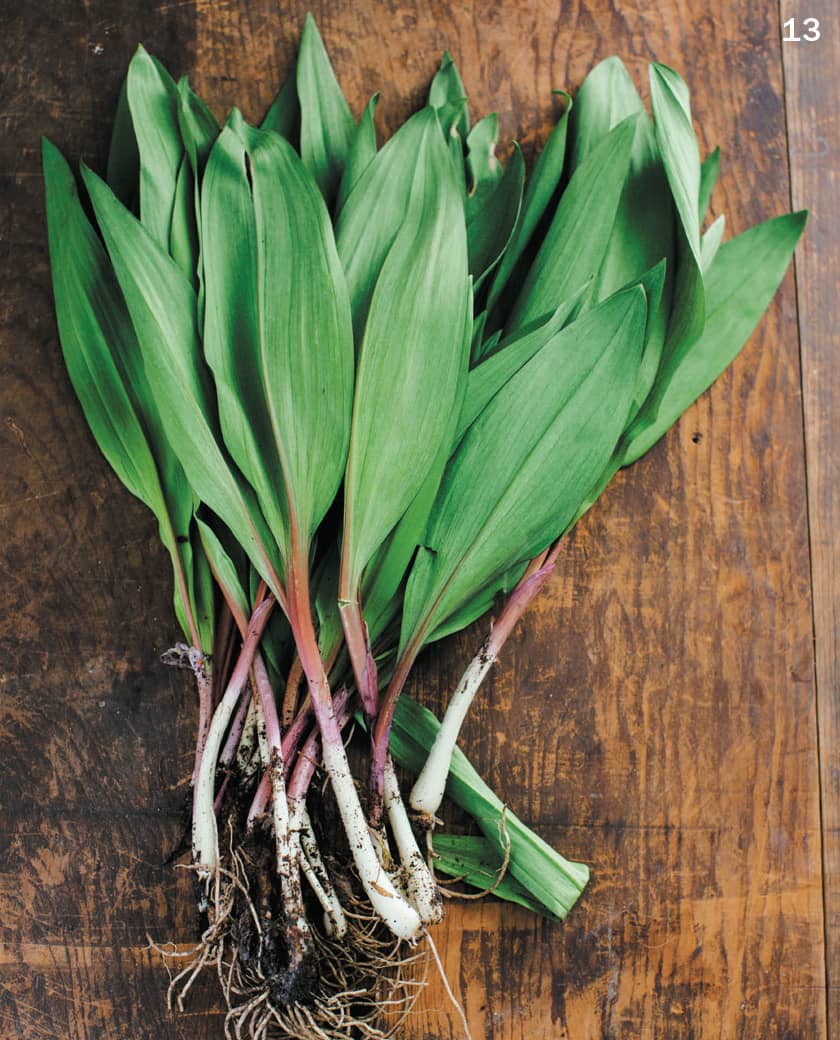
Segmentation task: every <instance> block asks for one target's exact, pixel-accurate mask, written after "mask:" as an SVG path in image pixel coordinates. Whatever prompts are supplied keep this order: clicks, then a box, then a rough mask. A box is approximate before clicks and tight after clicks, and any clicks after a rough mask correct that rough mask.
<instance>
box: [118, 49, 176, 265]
mask: <svg viewBox="0 0 840 1040" xmlns="http://www.w3.org/2000/svg"><path fill="white" fill-rule="evenodd" d="M126 96H127V98H128V107H129V109H130V111H131V121H132V125H133V127H134V134H135V137H136V138H137V148H138V151H139V153H140V219H141V221H142V222H143V226H144V227H145V228H146V230H147V231H148V232H149V234H150V235H151V236H152V238H153V239H154V240H155V241H156V242H157V243H158V245H160V246H162V247H163V248H164V249H168V248H169V228H170V224H171V222H172V207H173V204H174V201H175V185H176V180H177V178H178V170H179V168H180V166H181V157H182V155H183V151H184V149H183V145H182V143H181V133H180V129H179V127H178V91H177V88H176V86H175V83H174V81H173V80H172V77H171V76H170V75H169V73H168V72H167V71H166V69H165V68H164V67H163V66H162V65H161V63H160V62H159V61H158V60H157V59H156V58H153V57H152V56H151V55H150V54H148V53H147V52H146V51H145V50H144V49H143V48H142V47H138V48H137V52H136V53H135V55H134V57H133V58H132V59H131V64H130V65H129V67H128V77H127V79H126Z"/></svg>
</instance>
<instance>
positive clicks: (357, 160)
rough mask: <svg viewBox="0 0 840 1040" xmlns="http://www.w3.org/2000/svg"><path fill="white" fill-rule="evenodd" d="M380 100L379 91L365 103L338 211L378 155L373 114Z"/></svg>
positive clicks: (345, 173) (342, 186)
mask: <svg viewBox="0 0 840 1040" xmlns="http://www.w3.org/2000/svg"><path fill="white" fill-rule="evenodd" d="M378 101H379V94H378V93H377V94H374V95H373V97H372V98H371V99H370V101H368V103H367V105H365V110H364V112H362V118H361V119H360V120H359V125H358V126H357V127H356V132H355V133H354V135H353V142H352V144H351V145H350V150H349V152H348V153H347V163H346V164H345V167H344V173H343V175H342V177H341V186H340V188H339V189H338V199H337V200H336V204H335V209H336V213H340V212H341V207H342V206H343V205H344V202H345V200H346V198H347V196H348V195H349V194H350V192H351V191H352V190H353V188H354V187H355V186H356V183H357V182H358V180H359V178H360V177H361V175H362V174H363V173H364V171H365V170H366V169H367V168H368V166H369V165H370V164H371V163H372V162H373V160H374V158H375V157H376V127H375V126H374V124H373V116H374V113H375V112H376V103H377V102H378Z"/></svg>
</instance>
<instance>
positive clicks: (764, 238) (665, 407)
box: [620, 211, 807, 466]
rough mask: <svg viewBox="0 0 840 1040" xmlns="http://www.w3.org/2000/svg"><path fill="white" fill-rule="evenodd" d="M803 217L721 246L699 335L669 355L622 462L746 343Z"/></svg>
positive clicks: (772, 223) (651, 440) (649, 442)
mask: <svg viewBox="0 0 840 1040" xmlns="http://www.w3.org/2000/svg"><path fill="white" fill-rule="evenodd" d="M806 217H807V214H806V213H805V211H802V212H799V213H792V214H788V215H786V216H782V217H776V218H775V219H773V220H768V221H766V222H765V223H763V224H759V225H758V227H754V228H751V229H750V230H749V231H745V232H744V233H743V234H741V235H738V236H737V237H736V238H733V239H732V240H731V241H729V242H725V243H724V244H723V245H722V246H721V248H720V252H719V253H718V254H717V256H716V257H715V260H714V262H713V263H712V265H711V267H710V268H709V271H708V274H707V276H706V293H707V299H708V306H707V308H706V324H705V328H704V329H703V334H702V336H701V337H700V338H699V339H698V340H697V341H696V342H695V343H694V344H693V345H692V346H690V347H689V348H687V349H686V351H685V352H684V353H683V354H682V355H681V356H679V355H675V356H672V357H671V358H669V359H668V364H667V367H666V368H665V370H664V371H663V372H662V373H661V374H660V376H659V377H658V379H657V382H656V386H655V387H654V391H653V393H652V394H651V397H650V398H649V399H648V400H647V401H646V402H645V405H644V407H643V408H642V410H641V412H640V413H639V415H638V416H637V418H636V419H635V421H634V422H633V424H632V426H631V427H630V429H629V430H628V431H627V433H626V434H625V436H624V438H623V445H622V451H621V454H620V464H621V465H622V466H627V465H629V464H630V463H631V462H635V461H636V459H638V458H640V457H641V456H642V455H644V453H645V452H646V451H647V450H648V449H649V448H650V447H652V446H653V445H654V444H655V443H656V442H657V441H658V440H659V438H660V437H662V436H663V434H664V433H665V432H666V431H667V430H668V429H669V427H670V426H671V425H673V423H674V422H676V420H677V419H678V418H679V417H680V415H682V413H683V412H684V411H685V410H686V408H688V406H689V405H690V404H692V402H693V401H695V400H696V399H697V398H698V397H699V396H700V394H702V393H703V391H704V390H705V389H706V388H707V387H709V386H711V384H712V383H713V382H714V381H715V379H717V377H718V376H719V375H720V373H721V372H723V371H724V369H726V368H727V366H728V365H729V364H730V363H731V362H732V360H733V359H734V358H735V356H736V355H737V354H738V352H739V351H740V350H741V348H742V347H743V346H744V344H745V343H746V341H747V340H748V339H749V337H750V334H751V333H752V331H753V329H754V328H755V327H756V325H757V324H758V322H759V320H760V319H761V316H762V314H763V313H764V311H765V310H766V309H767V307H768V305H769V304H770V301H771V300H772V299H773V296H774V295H775V293H776V290H777V289H778V287H779V285H780V283H781V281H782V278H783V277H784V275H785V271H786V270H787V268H788V264H789V263H790V259H791V256H792V255H793V251H794V249H795V248H796V243H797V242H798V241H799V237H800V235H801V234H802V231H803V229H804V227H805V220H806Z"/></svg>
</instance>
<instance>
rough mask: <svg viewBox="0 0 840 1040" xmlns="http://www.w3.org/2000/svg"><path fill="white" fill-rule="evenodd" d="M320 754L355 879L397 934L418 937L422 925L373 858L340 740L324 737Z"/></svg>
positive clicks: (415, 912) (412, 937) (362, 814)
mask: <svg viewBox="0 0 840 1040" xmlns="http://www.w3.org/2000/svg"><path fill="white" fill-rule="evenodd" d="M322 754H323V757H324V768H325V769H326V771H327V774H328V776H329V778H330V782H331V783H332V789H333V794H334V795H335V800H336V803H337V805H338V811H339V813H340V814H341V821H342V823H343V824H344V830H345V832H346V834H347V840H348V842H349V844H350V851H351V853H352V855H353V861H354V863H355V865H356V870H357V871H358V874H359V880H360V881H361V882H362V885H363V887H364V890H365V893H366V895H367V897H368V899H369V900H370V902H371V904H372V906H373V908H374V910H375V911H376V913H377V914H379V916H380V917H381V918H382V920H383V921H384V922H385V924H386V925H387V926H388V927H389V928H390V930H391V931H392V932H393V933H394V935H395V936H397V938H399V939H416V938H418V937H419V935H420V933H421V931H422V927H423V926H422V924H421V921H420V915H419V914H418V913H417V911H416V910H415V909H414V907H413V906H410V905H409V904H408V903H407V902H406V901H405V900H404V899H403V898H402V896H401V895H400V893H399V892H398V890H397V888H396V887H395V886H394V883H393V881H392V880H391V878H390V877H389V876H388V874H387V873H386V871H385V870H384V869H383V867H382V865H381V864H380V862H379V859H378V858H377V855H376V851H375V849H374V847H373V842H372V841H371V837H370V832H369V831H368V826H367V821H366V819H365V814H364V812H363V811H362V806H361V803H360V802H359V795H358V792H357V791H356V785H355V783H354V782H353V775H352V773H351V772H350V766H349V764H348V762H347V755H346V754H345V752H344V745H343V744H342V743H341V740H338V741H331V740H326V739H325V740H324V741H323V749H322Z"/></svg>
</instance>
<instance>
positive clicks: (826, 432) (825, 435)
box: [784, 0, 840, 1034]
mask: <svg viewBox="0 0 840 1040" xmlns="http://www.w3.org/2000/svg"><path fill="white" fill-rule="evenodd" d="M790 13H791V12H789V11H786V12H785V17H787V16H788V15H789V14H790ZM808 15H809V16H811V17H815V18H817V19H818V20H819V21H820V24H821V26H822V27H823V28H825V27H826V26H829V27H831V26H832V21H833V20H836V9H835V6H834V5H833V4H832V3H831V2H830V0H819V2H817V3H816V4H813V5H811V6H810V7H809V9H808ZM806 33H808V34H809V35H813V31H811V32H808V28H807V27H806ZM810 46H818V47H819V51H818V52H815V51H814V50H812V49H803V48H802V46H801V45H799V46H790V45H788V46H786V47H785V50H784V58H785V62H784V69H785V84H786V92H785V102H786V106H785V107H786V113H787V121H788V153H789V156H790V175H791V192H792V198H793V204H794V206H797V207H799V206H807V207H809V209H810V211H811V229H810V232H809V234H808V236H807V238H806V239H805V240H804V241H803V243H802V247H801V249H800V251H799V252H798V255H797V260H796V274H797V290H798V291H797V305H798V311H799V338H800V349H801V355H802V388H803V396H804V413H805V451H806V458H807V473H808V517H809V528H810V539H811V571H812V596H813V610H814V637H815V643H814V646H815V659H816V681H817V693H818V697H817V724H818V728H819V736H820V780H821V786H822V828H823V879H824V880H823V892H824V899H825V936H826V982H827V986H828V990H827V995H828V1020H829V1023H830V1024H831V1026H832V1028H833V1029H834V1030H835V1032H836V1033H838V1034H840V646H838V633H840V534H838V532H840V494H838V491H837V488H838V480H837V478H838V459H840V365H839V364H838V358H840V331H838V325H837V321H836V319H835V317H834V316H835V315H836V311H837V303H836V301H837V293H838V289H840V252H838V248H837V244H838V241H840V209H839V208H838V202H837V200H838V198H840V115H839V114H838V111H837V105H836V103H835V102H834V100H832V99H834V98H836V94H837V90H836V87H837V83H838V81H840V79H839V77H840V34H838V33H837V32H834V31H831V30H830V29H829V31H828V32H826V33H825V34H824V35H823V36H822V38H821V40H820V41H819V42H818V43H817V44H816V45H809V47H810ZM832 301H834V302H832Z"/></svg>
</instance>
